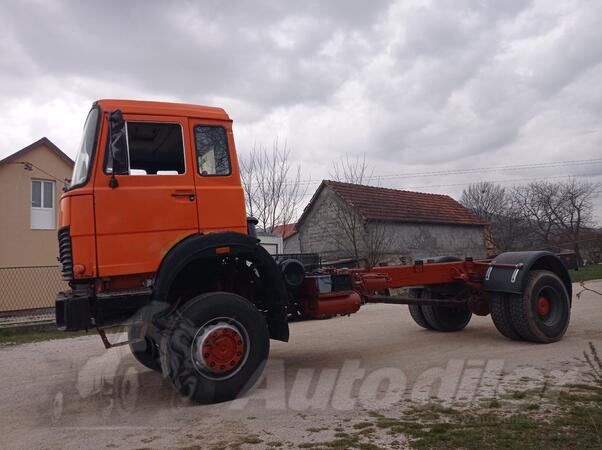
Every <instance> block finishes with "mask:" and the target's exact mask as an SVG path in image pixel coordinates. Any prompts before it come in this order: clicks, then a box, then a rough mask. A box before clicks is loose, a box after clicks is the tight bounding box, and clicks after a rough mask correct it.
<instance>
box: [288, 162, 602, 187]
mask: <svg viewBox="0 0 602 450" xmlns="http://www.w3.org/2000/svg"><path fill="white" fill-rule="evenodd" d="M591 164H602V158H592V159H576V160H567V161H551V162H546V163H532V164H514V165H507V166H488V167H475V168H472V169H446V170H438V171H429V172H412V173H392V174H386V175H371V176H369V177H365V178H364V180H366V181H372V180H392V179H398V178H420V177H433V176H444V175H461V174H469V173H488V172H497V171H503V170H529V169H553V168H556V167H567V166H582V165H591ZM317 183H320V180H314V179H311V178H310V179H305V180H299V181H298V183H297V182H289V183H287V184H317Z"/></svg>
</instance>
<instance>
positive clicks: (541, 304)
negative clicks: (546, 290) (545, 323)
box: [537, 295, 550, 317]
mask: <svg viewBox="0 0 602 450" xmlns="http://www.w3.org/2000/svg"><path fill="white" fill-rule="evenodd" d="M537 314H539V315H540V316H541V317H545V316H547V315H548V314H550V300H548V299H547V298H546V297H544V296H543V295H542V296H540V297H539V299H537Z"/></svg>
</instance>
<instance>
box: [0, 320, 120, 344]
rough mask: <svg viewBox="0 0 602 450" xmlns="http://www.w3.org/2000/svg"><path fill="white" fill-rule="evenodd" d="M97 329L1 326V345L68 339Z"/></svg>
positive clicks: (110, 332)
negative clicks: (71, 329)
mask: <svg viewBox="0 0 602 450" xmlns="http://www.w3.org/2000/svg"><path fill="white" fill-rule="evenodd" d="M124 329H125V328H112V329H111V330H110V331H107V334H112V333H119V332H122V331H124ZM96 334H97V333H96V330H89V331H88V332H87V333H86V332H85V331H59V330H57V329H56V326H55V325H43V326H42V325H35V326H28V327H15V328H0V346H8V345H19V344H29V343H31V342H42V341H50V340H53V339H68V338H74V337H79V336H87V335H96Z"/></svg>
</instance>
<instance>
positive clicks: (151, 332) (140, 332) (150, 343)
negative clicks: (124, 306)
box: [128, 315, 161, 372]
mask: <svg viewBox="0 0 602 450" xmlns="http://www.w3.org/2000/svg"><path fill="white" fill-rule="evenodd" d="M155 336H158V334H157V333H156V332H155V328H154V327H153V325H152V324H151V323H150V321H143V319H142V315H138V316H136V317H135V318H134V320H133V321H132V323H131V324H130V325H129V326H128V341H129V342H130V350H131V351H132V355H134V358H136V361H138V362H139V363H140V364H142V365H143V366H145V367H148V368H149V369H152V370H155V371H157V372H161V362H160V361H159V344H158V343H157V340H158V339H157V338H156V337H155Z"/></svg>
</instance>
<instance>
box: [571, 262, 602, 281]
mask: <svg viewBox="0 0 602 450" xmlns="http://www.w3.org/2000/svg"><path fill="white" fill-rule="evenodd" d="M569 272H570V274H571V280H573V282H574V283H577V282H579V281H589V280H600V279H602V264H592V265H589V266H585V267H579V270H570V271H569Z"/></svg>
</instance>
